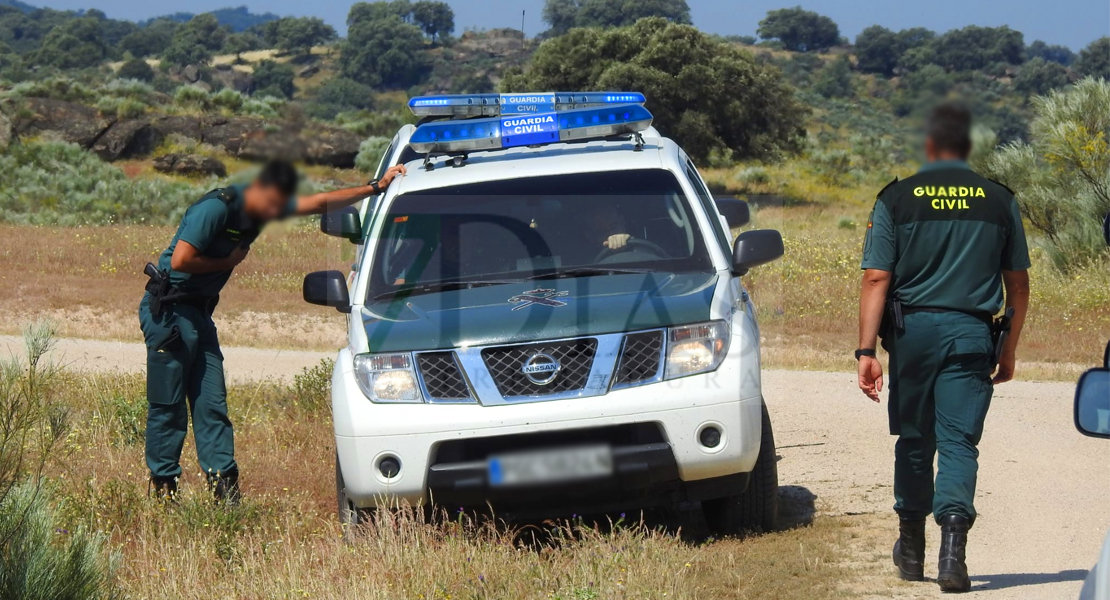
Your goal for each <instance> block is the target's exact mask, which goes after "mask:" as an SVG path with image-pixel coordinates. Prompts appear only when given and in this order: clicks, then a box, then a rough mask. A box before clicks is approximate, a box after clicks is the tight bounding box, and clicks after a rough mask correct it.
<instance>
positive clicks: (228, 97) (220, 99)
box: [209, 89, 243, 113]
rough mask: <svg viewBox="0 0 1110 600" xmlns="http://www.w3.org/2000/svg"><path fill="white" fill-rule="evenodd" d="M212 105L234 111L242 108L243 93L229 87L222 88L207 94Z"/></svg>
mask: <svg viewBox="0 0 1110 600" xmlns="http://www.w3.org/2000/svg"><path fill="white" fill-rule="evenodd" d="M209 100H210V103H211V105H212V107H214V108H216V109H219V110H225V111H227V112H230V113H236V112H238V111H239V109H240V108H243V95H242V94H240V93H239V92H237V91H235V90H231V89H222V90H220V91H218V92H216V93H214V94H211V95H210V96H209Z"/></svg>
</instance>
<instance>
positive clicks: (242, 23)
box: [0, 0, 281, 32]
mask: <svg viewBox="0 0 1110 600" xmlns="http://www.w3.org/2000/svg"><path fill="white" fill-rule="evenodd" d="M5 1H12V2H18V0H0V2H5ZM208 13H210V14H212V15H213V16H215V17H216V20H217V21H219V22H220V25H227V26H228V27H230V28H231V30H232V31H236V32H239V31H246V30H247V29H250V28H251V27H254V26H255V25H261V24H263V23H269V22H270V21H276V20H278V19H280V18H281V17H279V16H278V15H275V14H274V13H270V12H268V13H262V14H256V13H252V12H251V11H250V10H249V9H248V8H247V7H246V6H238V7H235V8H230V7H229V8H221V9H219V10H211V11H208ZM195 16H196V13H191V12H176V13H173V14H168V15H163V16H161V17H154V18H152V19H147V20H146V21H140V22H139V25H140V26H144V27H145V26H146V25H149V24H150V23H152V22H154V21H157V20H158V19H169V20H171V21H174V22H175V23H185V22H187V21H189V20H190V19H192V18H193V17H195Z"/></svg>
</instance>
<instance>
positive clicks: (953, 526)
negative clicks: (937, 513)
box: [937, 515, 971, 592]
mask: <svg viewBox="0 0 1110 600" xmlns="http://www.w3.org/2000/svg"><path fill="white" fill-rule="evenodd" d="M968 529H971V523H970V522H968V520H967V519H965V518H964V517H960V516H957V515H946V516H944V517H941V519H940V563H939V564H938V565H937V583H938V584H939V585H940V589H941V591H942V592H967V591H970V590H971V579H969V578H968V576H967V563H965V562H964V561H965V560H966V558H967V557H966V552H967V531H968Z"/></svg>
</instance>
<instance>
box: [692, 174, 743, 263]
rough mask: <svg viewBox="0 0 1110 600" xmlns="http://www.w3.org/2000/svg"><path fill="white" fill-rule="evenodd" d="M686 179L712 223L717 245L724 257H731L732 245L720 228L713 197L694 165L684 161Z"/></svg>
mask: <svg viewBox="0 0 1110 600" xmlns="http://www.w3.org/2000/svg"><path fill="white" fill-rule="evenodd" d="M686 177H687V178H689V179H690V184H691V185H693V186H694V192H696V193H697V195H698V200H699V201H700V202H701V205H702V208H704V209H705V214H706V215H709V220H710V221H711V222H712V227H713V236H714V237H715V238H717V243H718V244H720V246H721V251H722V252H724V253H725V256H730V255H732V244H731V243H730V242H731V240H729V236H728V235H726V234H725V232H724V229H723V228H722V227H721V224H720V222H719V221H720V219H719V217H718V213H717V205H716V203H715V202H714V201H713V195H712V194H710V193H709V188H708V187H707V186H706V185H705V181H703V180H702V178H701V175H699V174H698V170H697V169H696V168H695V167H694V163H692V162H690V161H689V160H687V161H686Z"/></svg>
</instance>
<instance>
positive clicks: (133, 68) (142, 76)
mask: <svg viewBox="0 0 1110 600" xmlns="http://www.w3.org/2000/svg"><path fill="white" fill-rule="evenodd" d="M116 74H117V75H119V77H120V79H135V80H137V81H146V82H151V81H154V69H152V68H151V67H150V65H148V64H147V62H146V61H145V60H142V59H141V58H135V59H132V60H129V61H127V62H125V63H123V66H121V67H120V68H119V72H118V73H116Z"/></svg>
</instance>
